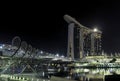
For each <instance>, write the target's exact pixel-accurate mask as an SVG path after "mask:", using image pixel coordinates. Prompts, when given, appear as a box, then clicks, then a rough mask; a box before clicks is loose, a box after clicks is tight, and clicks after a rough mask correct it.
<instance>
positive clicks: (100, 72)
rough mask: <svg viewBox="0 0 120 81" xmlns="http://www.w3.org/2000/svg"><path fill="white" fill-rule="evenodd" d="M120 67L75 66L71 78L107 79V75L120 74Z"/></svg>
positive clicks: (89, 80)
mask: <svg viewBox="0 0 120 81" xmlns="http://www.w3.org/2000/svg"><path fill="white" fill-rule="evenodd" d="M119 74H120V68H96V69H92V68H75V69H72V70H71V78H72V79H74V80H77V81H105V76H107V75H119Z"/></svg>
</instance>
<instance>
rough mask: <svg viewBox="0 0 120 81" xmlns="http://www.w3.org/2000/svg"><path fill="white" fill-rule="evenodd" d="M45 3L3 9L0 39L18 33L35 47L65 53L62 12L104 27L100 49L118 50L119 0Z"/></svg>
mask: <svg viewBox="0 0 120 81" xmlns="http://www.w3.org/2000/svg"><path fill="white" fill-rule="evenodd" d="M48 3H49V2H48ZM48 3H47V2H46V3H41V4H43V5H41V4H38V3H37V4H34V5H33V4H28V5H27V6H25V7H23V6H22V5H19V6H17V8H16V6H12V7H10V8H9V7H7V8H5V9H3V12H2V14H1V17H2V19H1V21H2V24H3V25H1V26H0V28H1V29H0V42H1V43H9V44H11V41H12V38H13V37H14V36H20V37H21V39H22V40H23V41H26V42H27V43H28V44H31V45H32V46H33V47H35V48H39V49H41V50H44V51H47V52H51V53H54V54H56V53H60V54H64V55H66V51H67V25H68V24H67V23H66V21H64V19H63V16H64V14H69V15H71V16H72V17H74V18H76V20H78V21H79V22H80V23H81V24H83V25H84V26H87V27H89V28H94V27H98V29H100V30H101V31H103V36H102V49H103V50H104V51H105V52H107V53H115V52H120V5H119V4H120V3H119V2H103V1H101V0H100V1H96V2H95V1H94V2H90V1H89V2H88V1H86V2H81V3H80V2H78V3H77V2H76V3H74V2H73V3H64V2H62V3H59V2H57V3H52V4H51V3H50V4H48Z"/></svg>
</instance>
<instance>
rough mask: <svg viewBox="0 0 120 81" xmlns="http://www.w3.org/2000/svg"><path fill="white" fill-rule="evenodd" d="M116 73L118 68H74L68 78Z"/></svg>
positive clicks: (85, 80) (92, 79) (88, 80)
mask: <svg viewBox="0 0 120 81" xmlns="http://www.w3.org/2000/svg"><path fill="white" fill-rule="evenodd" d="M117 74H120V68H96V69H92V68H91V69H89V68H75V69H71V71H70V75H69V77H70V78H69V79H74V80H76V81H105V80H104V79H105V75H117ZM0 81H17V80H2V79H1V78H0ZM18 81H19V80H18ZM41 81H46V80H41ZM49 81H50V80H49ZM58 81H59V80H58Z"/></svg>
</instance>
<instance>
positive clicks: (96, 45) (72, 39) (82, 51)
mask: <svg viewBox="0 0 120 81" xmlns="http://www.w3.org/2000/svg"><path fill="white" fill-rule="evenodd" d="M64 20H65V21H66V22H67V23H68V48H67V57H68V58H69V59H71V60H74V59H82V58H83V57H85V56H98V55H101V54H102V49H101V35H102V32H101V31H100V30H98V29H97V28H94V29H90V28H88V27H85V26H83V25H81V24H80V23H79V22H78V21H77V20H75V19H74V18H72V17H71V16H69V15H64Z"/></svg>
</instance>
